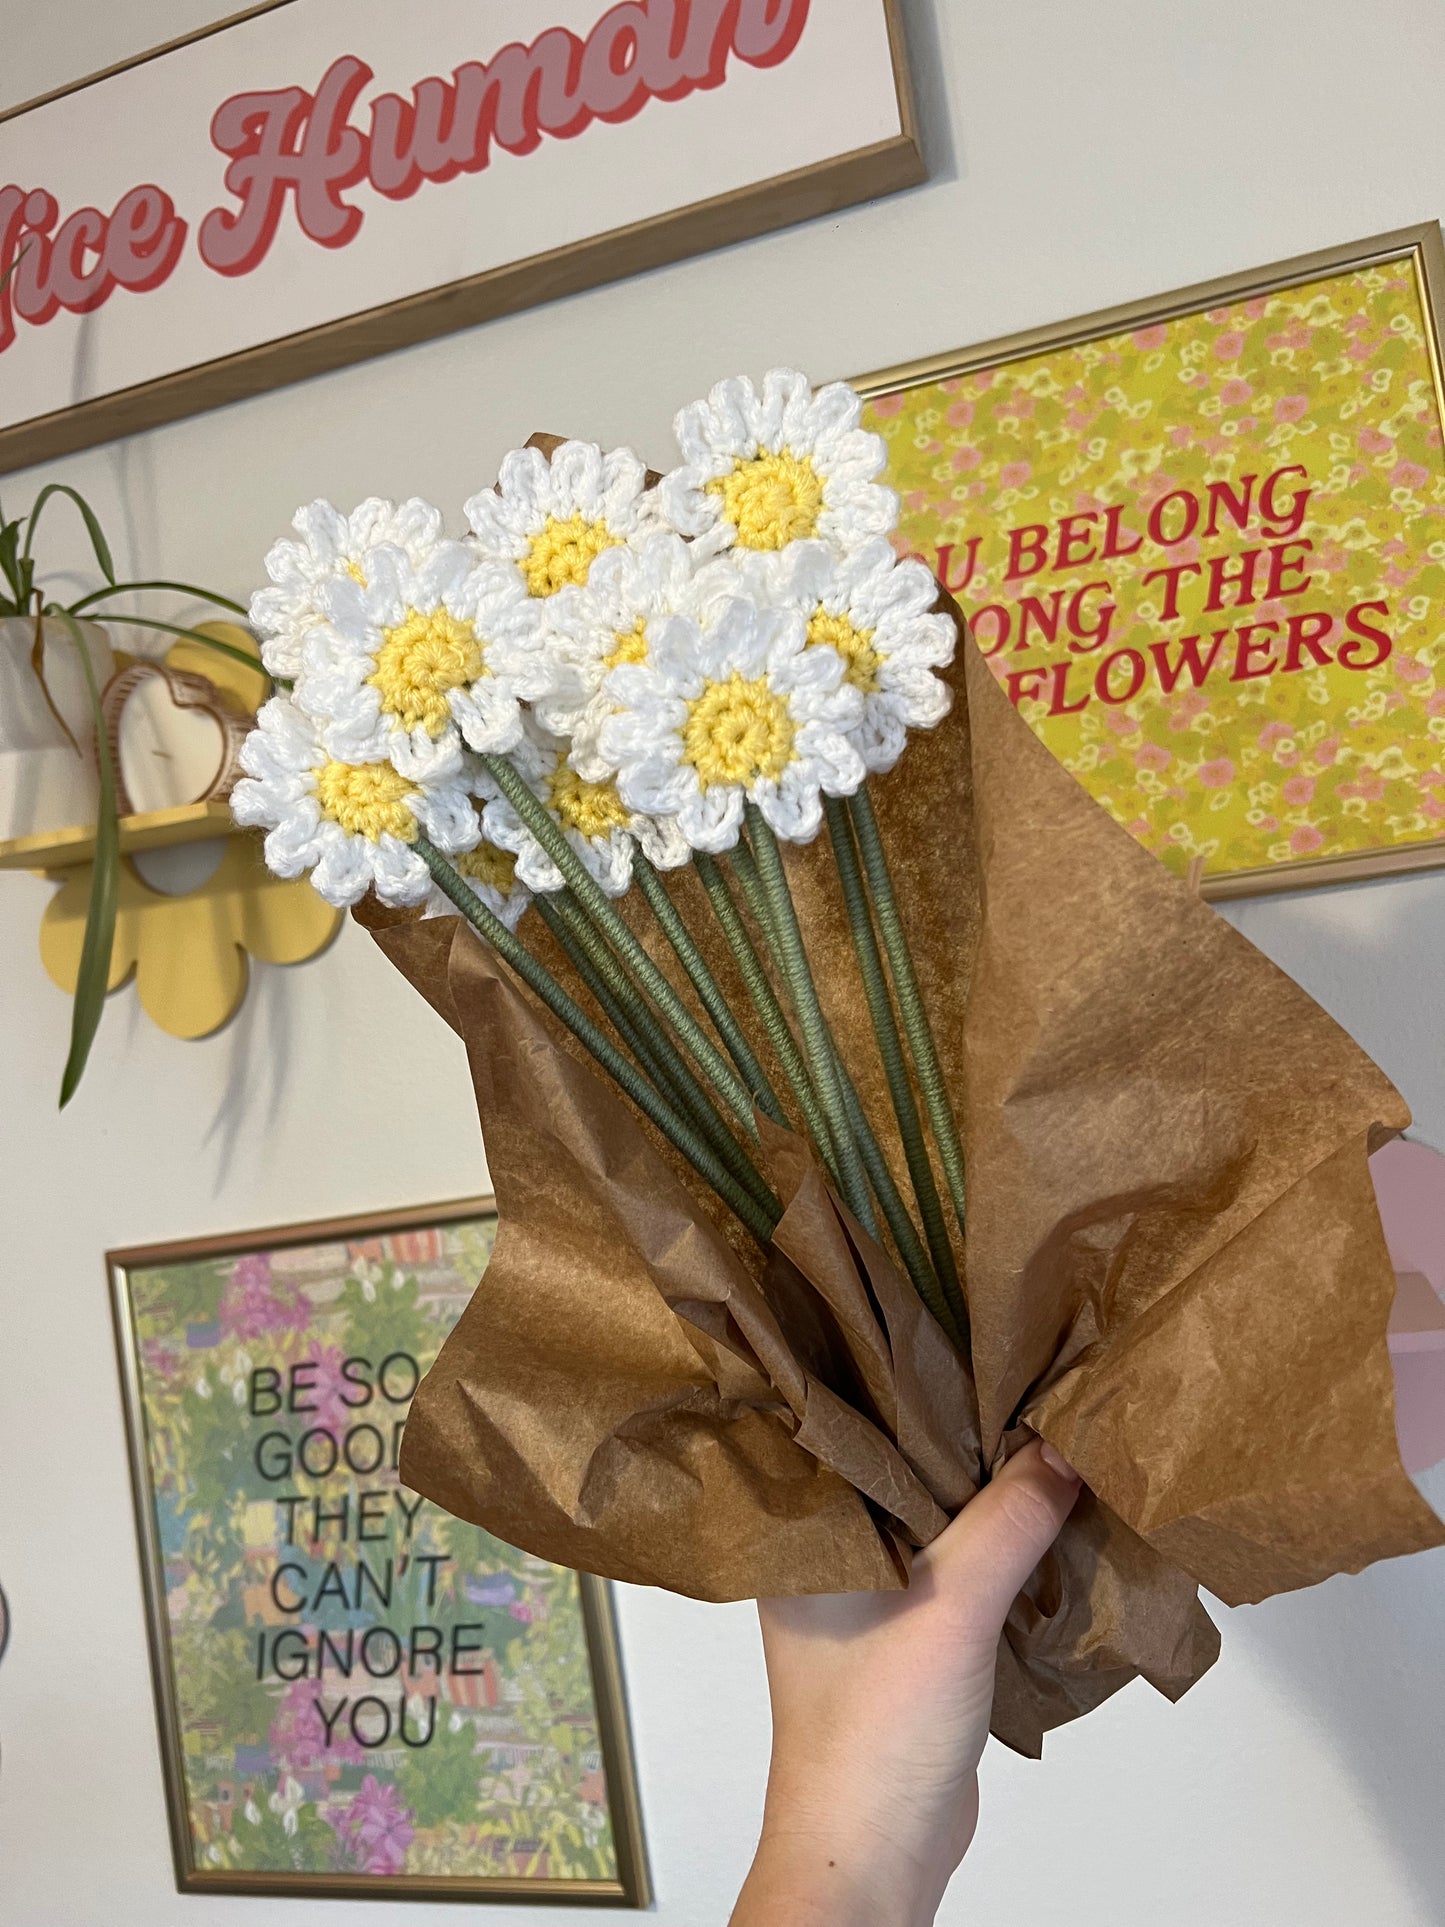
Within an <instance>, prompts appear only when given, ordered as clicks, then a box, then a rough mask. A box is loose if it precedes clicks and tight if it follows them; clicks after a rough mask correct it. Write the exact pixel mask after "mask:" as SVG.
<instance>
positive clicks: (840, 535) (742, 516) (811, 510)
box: [657, 368, 898, 552]
mask: <svg viewBox="0 0 1445 1927" xmlns="http://www.w3.org/2000/svg"><path fill="white" fill-rule="evenodd" d="M862 413H863V404H862V403H861V402H860V401H859V399H858V397H857V395H855V394H854V392H853V390H852V389H851V388H849V387H847V386H846V385H845V384H844V383H842V382H833V383H832V384H830V386H828V387H827V388H820V389H819V390H818V391H817V393H816V394H815V393H814V392H813V390H812V389H811V388H810V387H809V386H808V380H807V377H806V376H805V375H800V374H797V373H795V372H794V371H793V370H792V369H788V368H775V369H773V370H772V372H771V373H770V374H767V375H765V376H764V377H763V387H762V393H761V394H759V393H758V391H757V390H756V389H755V388H754V387H753V384H752V383H751V382H750V381H749V380H748V379H747V377H746V376H745V375H737V376H734V377H733V378H732V379H730V380H728V381H720V382H719V383H718V384H717V386H716V387H715V388H714V389H713V390H712V391H711V393H710V394H709V395H708V397H707V400H706V401H697V402H693V403H691V404H690V405H689V406H688V407H686V408H684V409H683V410H682V411H681V413H680V414H679V415H678V417H677V419H676V421H675V422H674V424H673V428H674V432H675V434H676V436H677V442H678V447H679V448H680V449H681V451H682V458H683V465H682V467H680V468H675V469H674V470H673V471H672V473H671V474H670V475H667V476H665V477H664V478H663V480H662V482H661V484H660V485H659V487H658V491H657V492H658V495H659V496H660V497H661V501H662V507H663V510H664V512H665V513H666V515H667V519H668V521H669V522H670V523H671V524H672V526H673V527H674V528H675V529H677V530H679V531H680V533H681V534H683V535H687V536H691V537H693V538H694V539H695V540H696V541H697V542H698V543H699V544H700V545H701V546H702V547H703V548H704V549H705V550H708V551H715V550H718V549H728V548H733V547H735V546H736V547H738V548H745V549H761V550H764V551H768V552H771V551H775V550H778V549H783V548H786V547H787V545H788V544H789V543H790V542H798V541H807V540H809V539H811V538H813V537H815V536H816V537H818V538H820V539H821V540H823V541H825V542H829V543H831V544H832V546H833V547H834V548H836V549H840V550H847V549H851V548H855V547H856V546H857V545H858V544H859V543H860V542H863V541H866V540H867V539H868V537H869V536H873V535H886V534H887V533H888V531H889V530H890V529H891V528H892V527H893V526H894V524H895V523H896V522H897V520H898V497H897V496H896V495H895V494H894V493H893V491H892V490H891V489H887V488H882V487H880V486H879V485H878V483H877V482H875V481H874V479H873V478H874V477H875V476H876V475H877V474H879V473H880V471H881V470H882V469H883V468H884V466H885V465H886V463H887V459H888V454H887V449H886V447H885V445H884V443H883V441H882V439H881V437H879V436H877V435H870V434H868V433H867V431H866V430H865V429H863V428H862V427H860V426H859V424H860V422H861V420H862Z"/></svg>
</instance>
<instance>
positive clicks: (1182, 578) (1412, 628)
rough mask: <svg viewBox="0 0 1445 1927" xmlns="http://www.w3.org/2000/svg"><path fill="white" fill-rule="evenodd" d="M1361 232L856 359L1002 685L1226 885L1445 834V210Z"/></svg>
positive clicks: (1135, 812)
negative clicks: (900, 357)
mask: <svg viewBox="0 0 1445 1927" xmlns="http://www.w3.org/2000/svg"><path fill="white" fill-rule="evenodd" d="M1370 250H1371V244H1368V243H1366V244H1364V246H1363V247H1362V248H1361V249H1356V250H1352V251H1350V252H1353V253H1354V254H1355V255H1357V256H1361V255H1363V256H1365V257H1366V259H1365V261H1364V263H1363V264H1361V265H1354V266H1349V267H1346V268H1344V269H1342V270H1336V271H1334V272H1331V273H1325V274H1319V273H1316V274H1315V275H1313V276H1312V277H1310V278H1307V279H1300V278H1297V277H1296V278H1294V279H1293V280H1292V281H1285V284H1284V285H1279V284H1278V282H1279V280H1280V279H1282V278H1283V271H1274V277H1275V280H1276V285H1274V286H1272V287H1270V286H1269V285H1268V283H1269V281H1270V279H1271V276H1270V271H1266V272H1265V274H1263V275H1261V276H1257V277H1253V280H1254V282H1255V284H1256V286H1257V287H1259V288H1260V291H1257V292H1255V291H1250V290H1248V289H1247V288H1244V287H1241V288H1240V291H1239V292H1238V293H1237V294H1236V295H1234V296H1233V298H1219V299H1217V300H1214V301H1209V302H1208V304H1207V305H1201V306H1199V307H1198V308H1196V309H1194V310H1192V311H1190V312H1185V313H1174V314H1172V315H1171V318H1167V319H1162V320H1149V319H1148V318H1147V317H1146V316H1144V315H1143V314H1142V313H1140V312H1138V311H1135V312H1133V313H1131V314H1130V316H1129V317H1128V321H1129V325H1125V326H1123V327H1119V328H1117V330H1116V331H1111V332H1107V333H1095V334H1092V335H1090V336H1088V337H1087V338H1083V339H1079V338H1078V336H1077V331H1075V334H1074V337H1073V338H1072V339H1070V340H1069V341H1068V342H1067V344H1066V345H1060V346H1057V347H1050V348H1045V349H1044V350H1043V351H1042V352H1033V353H1028V354H1026V355H1022V356H1019V357H1017V358H1014V357H1008V358H1004V357H1003V356H998V357H995V358H993V359H989V360H983V359H981V355H975V356H971V357H958V358H957V361H956V365H957V366H958V367H959V369H960V371H959V372H957V373H953V372H950V371H949V370H948V369H947V368H946V367H939V368H936V369H926V370H923V371H921V373H917V372H916V373H914V374H913V375H912V376H910V377H903V378H900V377H898V376H895V377H894V378H893V379H892V380H891V381H890V379H889V378H888V377H886V376H882V377H877V378H874V379H873V380H872V381H869V382H865V383H862V384H860V386H861V387H862V388H863V390H864V393H865V394H866V395H867V396H868V397H869V401H868V407H867V410H866V418H867V420H868V423H869V425H870V426H871V427H873V428H874V429H875V430H876V431H877V432H878V433H880V434H881V435H883V436H884V437H885V438H886V440H887V443H888V448H889V457H890V479H891V481H892V483H893V485H894V487H896V488H897V489H898V490H899V492H900V494H901V496H902V499H903V505H904V507H903V516H902V520H901V524H900V539H901V540H902V542H903V543H904V545H905V546H906V547H908V548H909V549H910V550H912V551H913V552H914V553H916V554H918V555H921V556H922V557H924V559H925V560H927V561H928V562H929V563H930V565H931V566H933V567H934V568H935V569H936V570H937V571H938V573H939V575H940V576H941V577H942V578H943V579H944V580H945V581H946V582H947V584H948V586H949V587H950V588H951V589H952V591H953V593H954V594H955V595H956V596H957V597H958V599H959V601H960V602H961V603H962V605H963V607H964V609H965V611H966V612H967V614H968V616H969V618H970V620H971V622H972V625H973V631H974V635H975V637H976V638H977V641H978V643H979V646H980V648H981V649H982V650H983V652H984V653H985V655H986V656H987V657H988V658H989V661H990V665H991V667H992V668H993V670H994V672H995V674H996V675H997V676H998V678H999V680H1000V682H1001V683H1002V685H1003V686H1004V688H1005V689H1006V690H1007V692H1008V694H1009V696H1010V697H1011V698H1012V700H1013V701H1014V703H1015V704H1016V705H1017V706H1018V708H1019V709H1020V711H1021V712H1022V713H1023V715H1025V716H1026V717H1027V718H1028V720H1029V722H1030V723H1031V724H1032V725H1033V727H1034V729H1035V730H1036V731H1037V732H1038V733H1039V735H1040V736H1042V738H1043V739H1044V741H1045V742H1046V743H1048V745H1049V747H1050V748H1051V749H1052V750H1053V751H1054V753H1055V754H1056V755H1057V756H1058V757H1059V758H1060V760H1061V761H1062V762H1063V763H1064V764H1065V766H1066V767H1067V768H1069V769H1070V770H1072V771H1073V772H1074V773H1075V775H1076V776H1077V777H1078V778H1079V780H1080V781H1081V782H1082V783H1083V784H1084V785H1085V787H1086V788H1087V789H1088V790H1089V791H1090V792H1091V794H1093V795H1094V796H1095V797H1096V798H1097V799H1098V800H1099V802H1101V803H1102V804H1103V805H1104V806H1105V807H1106V808H1107V809H1109V810H1110V811H1111V812H1112V813H1113V815H1114V816H1115V817H1116V818H1117V820H1118V821H1119V822H1120V823H1122V824H1124V825H1125V826H1126V827H1127V828H1128V829H1130V830H1131V831H1132V832H1133V833H1134V835H1135V836H1137V837H1138V838H1139V839H1140V841H1141V842H1143V843H1144V844H1146V845H1147V846H1148V847H1149V848H1150V849H1152V850H1154V851H1155V852H1156V853H1157V854H1158V855H1159V856H1160V857H1161V858H1162V859H1163V860H1164V862H1165V863H1167V864H1168V865H1169V867H1170V868H1171V869H1174V870H1176V871H1179V872H1181V873H1184V872H1187V871H1188V870H1189V869H1190V867H1191V865H1193V864H1197V865H1198V867H1199V869H1201V870H1202V871H1203V873H1204V875H1205V876H1206V877H1207V878H1209V879H1212V880H1214V881H1215V884H1216V887H1218V885H1219V884H1220V883H1221V882H1222V883H1224V888H1222V889H1220V891H1219V893H1220V894H1226V893H1227V892H1228V889H1229V885H1228V882H1227V881H1225V880H1226V879H1230V878H1233V879H1234V882H1235V884H1236V885H1237V886H1242V887H1245V888H1248V887H1258V886H1259V885H1260V884H1261V883H1262V882H1266V881H1267V883H1268V885H1269V886H1270V887H1277V886H1278V885H1279V884H1281V883H1284V882H1288V881H1305V880H1317V881H1321V880H1325V879H1326V878H1329V877H1334V876H1343V875H1346V874H1355V873H1358V870H1359V868H1361V867H1363V866H1360V865H1358V864H1357V865H1354V866H1349V867H1347V866H1346V865H1344V864H1342V863H1341V862H1340V860H1341V859H1359V858H1362V857H1367V856H1371V857H1374V856H1377V855H1378V854H1379V853H1381V852H1387V853H1390V855H1389V857H1387V859H1386V861H1387V862H1388V863H1390V865H1391V867H1415V866H1416V865H1417V864H1419V863H1423V862H1430V861H1442V860H1445V844H1441V843H1440V839H1442V838H1445V660H1442V654H1441V647H1442V615H1445V463H1442V451H1441V417H1440V393H1439V384H1438V374H1437V360H1436V350H1435V343H1434V339H1433V335H1432V324H1431V321H1430V314H1429V306H1428V295H1427V274H1426V269H1427V268H1433V265H1434V256H1435V255H1436V254H1438V250H1439V236H1438V231H1434V230H1432V231H1429V232H1428V234H1427V233H1424V232H1423V231H1422V233H1421V234H1417V235H1415V236H1414V237H1413V245H1410V246H1404V247H1401V248H1400V249H1399V250H1397V252H1396V255H1395V258H1386V259H1378V258H1374V259H1370V258H1369V253H1370ZM1156 305H1157V307H1158V309H1160V310H1164V311H1168V310H1169V308H1170V306H1171V303H1170V302H1169V301H1168V300H1167V298H1166V300H1165V301H1164V302H1161V303H1159V304H1156ZM1059 332H1060V334H1061V335H1063V334H1065V333H1067V332H1068V331H1065V330H1060V331H1059ZM982 353H986V351H981V354H982ZM1437 845H1439V847H1434V846H1437ZM1323 860H1333V861H1332V862H1330V863H1329V867H1328V868H1322V867H1321V865H1322V862H1323ZM1301 866H1305V867H1301Z"/></svg>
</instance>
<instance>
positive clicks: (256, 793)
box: [231, 696, 480, 907]
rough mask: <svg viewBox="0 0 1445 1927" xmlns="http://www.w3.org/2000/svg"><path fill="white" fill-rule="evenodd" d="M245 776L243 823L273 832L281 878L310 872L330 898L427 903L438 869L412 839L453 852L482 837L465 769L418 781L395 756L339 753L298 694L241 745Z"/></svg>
mask: <svg viewBox="0 0 1445 1927" xmlns="http://www.w3.org/2000/svg"><path fill="white" fill-rule="evenodd" d="M241 767H242V768H243V769H244V770H245V772H246V775H245V777H244V778H243V779H242V780H241V781H240V782H239V783H237V785H236V787H235V788H234V789H233V790H232V792H231V810H232V813H233V815H234V816H235V818H236V821H237V822H238V823H249V824H256V825H259V826H261V827H262V828H264V829H265V830H266V831H267V836H266V862H267V864H268V865H269V867H270V868H271V869H272V870H274V871H275V873H276V874H277V876H283V877H296V876H300V875H301V873H302V872H303V871H304V870H310V871H311V873H312V874H311V881H312V882H313V883H314V884H315V886H316V888H317V890H318V891H319V892H320V893H321V895H322V896H323V897H325V899H326V901H327V902H328V903H334V904H336V905H337V906H338V907H344V906H345V905H347V904H351V903H355V902H357V901H358V900H359V899H360V898H361V897H363V896H365V894H366V892H367V891H368V890H369V889H375V891H376V894H377V895H378V896H379V897H380V898H381V899H382V900H383V902H386V903H421V902H422V901H424V899H425V898H426V896H427V894H428V892H429V891H430V889H431V876H430V873H429V872H428V870H427V867H426V865H425V863H424V862H423V861H422V859H421V857H420V856H419V855H418V854H417V852H416V851H415V849H413V848H412V845H413V844H414V843H415V841H416V839H417V837H418V835H424V836H426V837H427V838H428V839H429V840H430V841H431V842H432V843H434V844H435V845H436V847H437V848H438V849H439V850H444V851H446V852H447V853H448V854H449V855H452V854H455V853H456V852H458V851H461V850H468V849H470V848H471V847H472V845H473V844H474V843H475V842H476V841H477V838H478V836H479V834H480V826H479V824H478V821H477V812H476V809H475V808H474V806H473V804H472V800H471V798H470V797H469V796H468V795H467V792H466V788H465V785H464V783H463V781H462V780H461V779H460V778H459V777H457V776H449V777H447V778H445V779H442V780H427V781H409V780H408V779H407V778H406V777H404V776H402V775H401V774H400V772H399V771H398V770H396V769H395V768H393V766H392V765H391V764H390V763H389V762H385V761H377V762H370V763H359V764H353V763H343V762H338V761H337V760H336V759H335V758H334V757H332V756H331V755H330V754H329V753H328V752H327V750H326V749H325V747H324V746H323V744H322V742H321V738H320V736H319V734H318V732H317V730H316V727H315V725H314V724H313V723H312V722H311V720H310V718H309V717H308V716H307V715H306V714H305V712H304V711H303V710H302V709H301V708H300V706H299V705H298V704H297V703H295V702H294V701H293V700H292V699H291V698H290V697H289V696H273V697H272V698H271V700H270V702H268V703H266V704H264V705H263V706H262V709H261V711H260V714H259V715H258V716H257V718H256V727H255V728H254V729H253V730H252V731H251V734H250V735H249V736H248V737H247V738H246V740H245V742H244V743H243V744H242V746H241Z"/></svg>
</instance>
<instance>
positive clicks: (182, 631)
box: [66, 609, 266, 676]
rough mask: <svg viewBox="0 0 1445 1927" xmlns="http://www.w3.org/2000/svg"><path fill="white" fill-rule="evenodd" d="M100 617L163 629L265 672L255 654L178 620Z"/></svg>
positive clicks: (168, 633)
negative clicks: (185, 625) (186, 625)
mask: <svg viewBox="0 0 1445 1927" xmlns="http://www.w3.org/2000/svg"><path fill="white" fill-rule="evenodd" d="M66 613H67V615H74V614H75V611H74V609H68V610H67V611H66ZM101 619H102V621H104V622H107V623H111V622H128V623H130V624H131V625H132V627H134V628H137V629H163V630H164V631H165V633H166V634H167V635H168V636H184V637H185V639H186V641H187V642H198V643H200V644H201V646H202V647H203V648H205V649H214V650H215V651H216V652H217V653H218V654H219V655H222V656H232V657H234V658H235V660H236V661H237V662H243V663H245V665H246V667H247V668H248V669H254V670H256V671H257V672H258V673H259V674H261V675H263V676H264V675H265V673H266V672H265V670H264V669H262V667H261V664H260V662H259V660H258V659H257V658H256V657H255V656H252V655H248V654H247V653H246V651H245V650H244V649H238V648H237V647H236V645H235V644H234V643H232V642H222V641H221V640H220V639H219V637H216V636H206V635H202V634H201V631H200V630H199V629H187V628H185V627H184V625H183V624H181V623H178V622H161V621H158V620H157V618H156V617H155V616H116V615H110V614H107V615H105V616H103V617H102V618H101Z"/></svg>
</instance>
